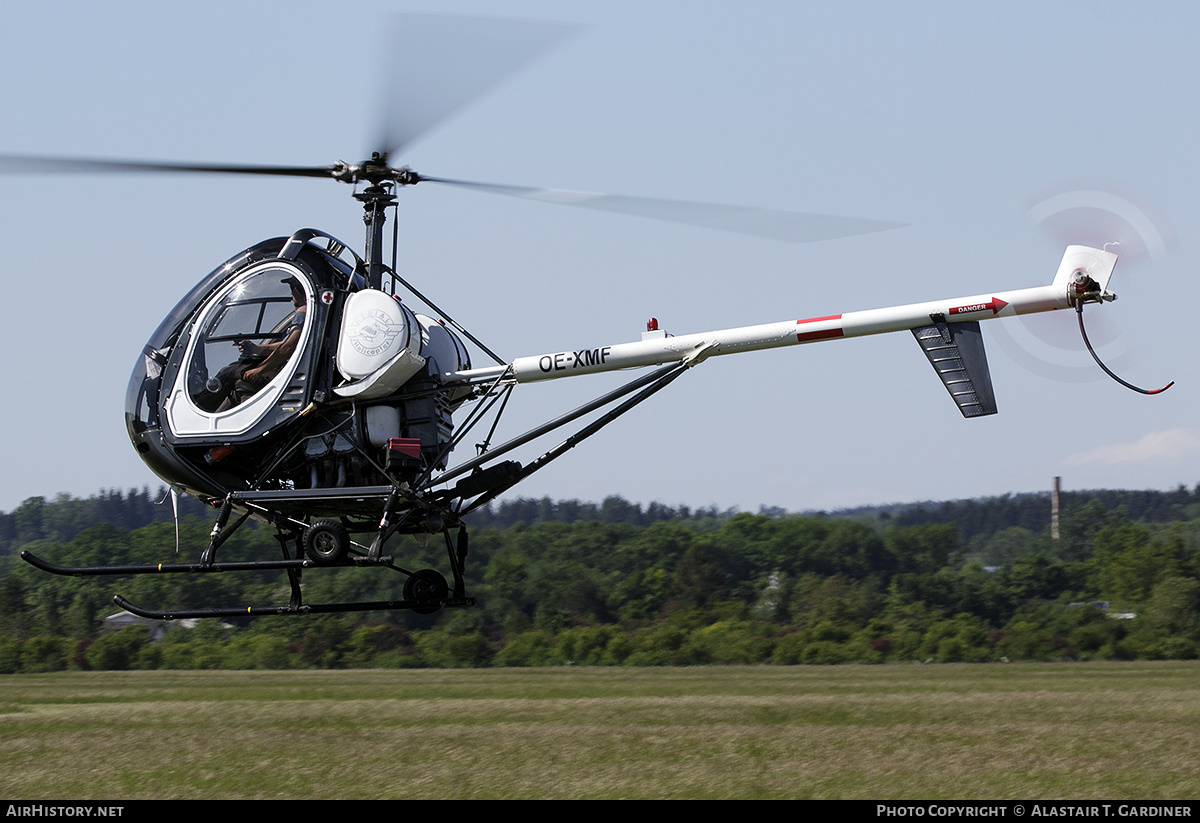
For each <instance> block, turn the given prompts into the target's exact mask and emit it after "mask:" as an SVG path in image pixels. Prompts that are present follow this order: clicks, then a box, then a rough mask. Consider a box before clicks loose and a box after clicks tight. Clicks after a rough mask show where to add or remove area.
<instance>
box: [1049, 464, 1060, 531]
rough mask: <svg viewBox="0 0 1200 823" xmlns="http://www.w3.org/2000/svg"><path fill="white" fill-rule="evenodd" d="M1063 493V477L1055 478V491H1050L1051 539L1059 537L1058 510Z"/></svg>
mask: <svg viewBox="0 0 1200 823" xmlns="http://www.w3.org/2000/svg"><path fill="white" fill-rule="evenodd" d="M1061 493H1062V478H1061V477H1055V478H1054V491H1053V492H1051V493H1050V539H1051V540H1057V539H1058V512H1059V511H1060V509H1061V505H1062V501H1061V500H1060V499H1059V495H1060V494H1061Z"/></svg>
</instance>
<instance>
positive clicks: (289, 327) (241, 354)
mask: <svg viewBox="0 0 1200 823" xmlns="http://www.w3.org/2000/svg"><path fill="white" fill-rule="evenodd" d="M307 318H308V295H307V290H306V288H305V286H304V284H302V283H301V281H300V280H299V279H298V278H297V277H296V276H295V271H294V270H293V269H289V268H282V267H279V268H276V267H271V268H268V269H265V270H260V271H259V272H257V273H255V274H253V275H251V276H249V277H247V278H245V279H243V280H241V281H239V282H237V283H236V284H235V285H234V286H233V288H231V289H230V290H229V291H228V292H226V293H225V294H224V295H223V296H222V297H221V298H220V299H219V300H218V301H217V303H216V304H214V306H213V307H211V308H210V309H209V310H208V311H207V312H206V313H205V317H204V318H203V319H202V321H201V327H200V329H199V330H198V331H199V338H198V339H197V341H196V344H195V346H194V347H193V349H192V359H191V362H190V363H189V367H188V371H187V375H188V384H187V387H188V394H189V395H190V396H191V398H192V401H193V402H194V403H195V404H196V405H197V406H199V407H200V408H201V409H204V410H205V411H208V412H223V411H226V410H228V409H232V408H235V407H237V406H239V405H241V404H242V403H244V402H246V401H247V400H249V399H250V398H251V397H253V396H254V395H256V394H257V393H258V392H259V391H261V390H262V389H263V388H264V387H265V386H266V385H267V384H268V383H269V382H270V381H271V379H272V378H274V377H275V376H276V375H277V374H279V373H280V372H281V371H282V370H283V368H284V366H285V365H286V364H287V363H288V361H289V360H290V359H291V357H292V355H293V354H294V353H295V351H296V349H297V344H298V343H299V341H300V339H301V337H302V336H303V333H304V327H305V323H306V321H307Z"/></svg>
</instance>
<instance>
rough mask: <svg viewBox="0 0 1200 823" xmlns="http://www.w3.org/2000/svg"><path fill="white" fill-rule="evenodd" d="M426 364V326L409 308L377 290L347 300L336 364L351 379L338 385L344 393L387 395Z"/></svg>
mask: <svg viewBox="0 0 1200 823" xmlns="http://www.w3.org/2000/svg"><path fill="white" fill-rule="evenodd" d="M424 367H425V358H424V357H423V356H422V355H421V326H420V324H419V323H418V322H417V318H416V316H415V315H414V314H413V313H412V312H411V311H409V310H408V308H407V307H406V306H404V305H403V304H402V303H401V302H400V301H399V300H397V299H396V298H394V297H392V296H391V295H389V294H386V293H384V292H382V291H376V290H374V289H368V290H367V291H360V292H355V293H354V294H352V295H350V296H349V297H348V298H346V305H345V307H344V308H343V310H342V328H341V331H340V332H339V334H338V347H337V368H338V371H340V372H341V373H342V375H343V376H345V377H346V378H347V380H348V381H349V382H347V383H346V384H345V385H342V386H338V387H337V388H336V389H334V391H335V392H336V393H337V394H338V395H339V396H341V397H358V398H360V399H363V400H368V399H371V398H375V397H384V396H386V395H388V394H391V393H392V392H393V391H395V390H396V389H398V388H400V387H401V386H403V385H404V384H405V383H406V382H408V379H409V378H410V377H412V376H413V375H414V374H416V373H417V372H419V371H421V370H422V369H423V368H424Z"/></svg>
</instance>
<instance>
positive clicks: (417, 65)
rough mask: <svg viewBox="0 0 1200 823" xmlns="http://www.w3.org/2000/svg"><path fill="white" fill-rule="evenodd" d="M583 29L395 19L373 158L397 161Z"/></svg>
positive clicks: (473, 20)
mask: <svg viewBox="0 0 1200 823" xmlns="http://www.w3.org/2000/svg"><path fill="white" fill-rule="evenodd" d="M578 29H579V27H578V26H571V25H567V24H561V23H549V22H543V21H533V20H505V19H499V18H491V17H445V16H440V15H433V14H405V15H399V16H397V19H396V22H395V24H394V27H393V35H394V36H393V37H391V38H390V41H391V44H392V45H391V46H390V48H391V49H392V51H391V54H390V56H389V60H388V62H389V65H388V67H387V74H386V78H385V79H386V82H387V87H386V96H385V97H384V98H383V101H384V105H385V107H386V108H385V110H384V116H383V123H382V124H381V126H380V129H379V135H378V138H377V139H376V142H375V145H373V146H371V149H372V151H378V152H382V153H386V155H387V156H390V157H395V155H396V154H398V153H399V152H400V150H401V149H403V148H406V147H407V146H409V145H410V144H411V143H413V142H414V141H415V140H416V139H417V138H418V137H420V136H422V135H423V134H425V133H426V132H428V131H430V130H431V129H433V128H434V127H436V126H438V125H439V124H441V123H442V121H444V120H446V119H448V118H449V117H451V116H452V115H454V114H455V113H457V112H458V111H459V110H460V109H462V108H463V107H464V106H466V105H467V104H468V103H471V102H472V101H474V100H476V99H477V98H479V97H481V96H483V95H484V94H485V93H486V92H488V91H490V90H491V89H493V88H495V87H496V86H498V85H500V84H501V83H502V82H503V81H505V80H507V79H508V78H509V77H511V76H512V75H514V74H516V73H517V72H518V71H520V70H521V69H522V68H524V67H525V66H527V65H529V64H530V63H532V62H533V61H534V60H536V59H537V58H538V57H541V56H542V55H544V54H545V53H547V52H548V51H550V50H551V49H552V48H554V47H555V46H557V45H558V44H559V43H561V42H562V41H564V40H565V39H566V38H567V37H568V36H570V35H571V34H573V33H574V32H575V31H577V30H578Z"/></svg>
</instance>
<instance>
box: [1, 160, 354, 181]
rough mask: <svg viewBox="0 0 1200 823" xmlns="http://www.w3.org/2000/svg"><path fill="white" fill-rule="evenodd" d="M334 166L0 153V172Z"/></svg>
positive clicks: (306, 171)
mask: <svg viewBox="0 0 1200 823" xmlns="http://www.w3.org/2000/svg"><path fill="white" fill-rule="evenodd" d="M338 170H339V167H337V166H251V165H241V164H238V165H219V164H213V163H170V162H155V161H151V160H104V159H100V158H87V157H39V156H36V155H26V154H0V174H80V173H88V174H93V173H97V174H137V173H143V172H187V173H200V174H271V175H277V176H283V177H334V176H335V174H336V173H337V171H338Z"/></svg>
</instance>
